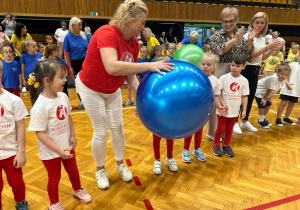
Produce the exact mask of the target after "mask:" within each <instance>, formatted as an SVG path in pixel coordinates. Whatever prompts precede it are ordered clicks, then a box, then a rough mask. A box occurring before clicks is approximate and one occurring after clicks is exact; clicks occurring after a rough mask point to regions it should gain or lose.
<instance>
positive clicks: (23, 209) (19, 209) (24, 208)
mask: <svg viewBox="0 0 300 210" xmlns="http://www.w3.org/2000/svg"><path fill="white" fill-rule="evenodd" d="M15 207H16V210H28V209H29V207H28V202H27V200H23V201H22V202H20V203H17V202H16V204H15Z"/></svg>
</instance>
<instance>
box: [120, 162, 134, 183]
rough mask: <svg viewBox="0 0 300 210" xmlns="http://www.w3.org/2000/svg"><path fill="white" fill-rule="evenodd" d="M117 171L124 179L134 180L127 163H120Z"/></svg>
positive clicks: (126, 180) (127, 180)
mask: <svg viewBox="0 0 300 210" xmlns="http://www.w3.org/2000/svg"><path fill="white" fill-rule="evenodd" d="M117 172H118V173H119V174H120V175H121V177H122V179H123V181H125V182H131V181H132V173H131V171H129V169H128V168H127V167H126V166H125V164H123V163H122V164H120V165H119V166H117Z"/></svg>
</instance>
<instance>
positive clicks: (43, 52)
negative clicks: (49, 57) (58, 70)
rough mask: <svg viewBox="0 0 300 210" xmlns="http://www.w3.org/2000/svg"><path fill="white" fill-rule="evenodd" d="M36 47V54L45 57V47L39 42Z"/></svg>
mask: <svg viewBox="0 0 300 210" xmlns="http://www.w3.org/2000/svg"><path fill="white" fill-rule="evenodd" d="M37 47H38V52H39V53H41V54H43V56H45V45H44V44H43V43H41V42H38V43H37Z"/></svg>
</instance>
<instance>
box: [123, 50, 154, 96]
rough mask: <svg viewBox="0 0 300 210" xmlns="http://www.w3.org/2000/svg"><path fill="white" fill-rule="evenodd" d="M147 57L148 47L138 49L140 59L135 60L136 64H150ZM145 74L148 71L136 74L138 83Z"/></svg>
mask: <svg viewBox="0 0 300 210" xmlns="http://www.w3.org/2000/svg"><path fill="white" fill-rule="evenodd" d="M147 56H148V47H146V46H142V47H140V57H139V58H138V59H137V63H145V62H151V60H150V59H149V58H148V57H147ZM147 72H148V71H146V72H143V73H138V74H137V76H138V79H139V81H141V80H142V79H143V77H144V76H145V75H146V74H147ZM128 97H129V95H128Z"/></svg>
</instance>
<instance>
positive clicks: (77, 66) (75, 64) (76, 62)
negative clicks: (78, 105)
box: [71, 57, 85, 101]
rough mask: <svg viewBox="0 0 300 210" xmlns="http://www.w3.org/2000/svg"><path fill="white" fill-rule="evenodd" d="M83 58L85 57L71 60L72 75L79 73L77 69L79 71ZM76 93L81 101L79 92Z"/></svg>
mask: <svg viewBox="0 0 300 210" xmlns="http://www.w3.org/2000/svg"><path fill="white" fill-rule="evenodd" d="M84 59H85V57H84V58H80V59H78V60H71V66H72V68H73V70H74V77H75V76H76V75H77V74H78V73H79V71H81V69H82V64H83V61H84ZM77 95H78V98H79V100H80V101H81V98H80V95H79V94H77Z"/></svg>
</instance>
